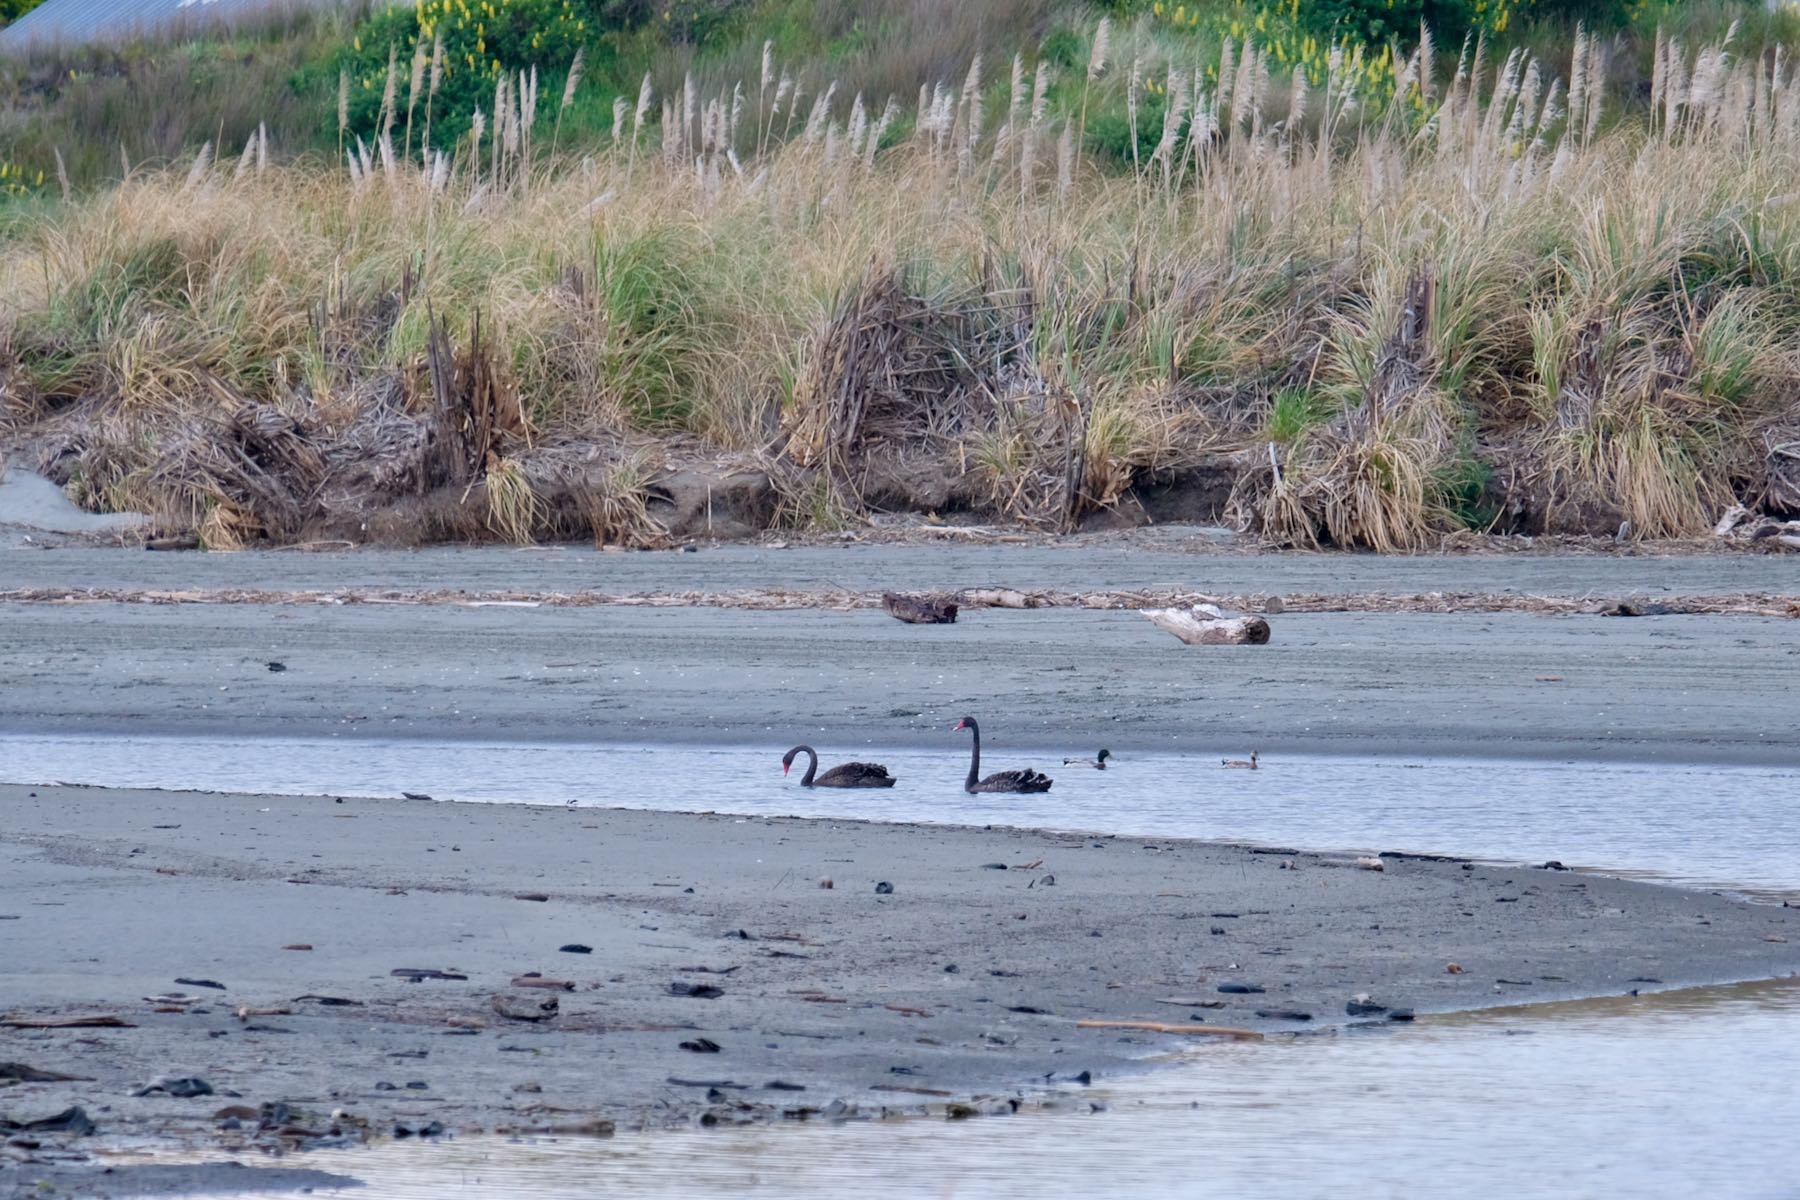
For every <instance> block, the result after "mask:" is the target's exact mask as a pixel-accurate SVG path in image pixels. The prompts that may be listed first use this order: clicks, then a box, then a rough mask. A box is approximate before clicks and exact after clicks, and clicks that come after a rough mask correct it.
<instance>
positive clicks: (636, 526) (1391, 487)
mask: <svg viewBox="0 0 1800 1200" xmlns="http://www.w3.org/2000/svg"><path fill="white" fill-rule="evenodd" d="M1611 53H1612V50H1611V47H1610V44H1608V43H1603V42H1600V41H1597V40H1588V39H1585V38H1584V39H1582V40H1580V41H1578V42H1577V43H1576V45H1575V46H1574V47H1573V49H1572V53H1570V54H1568V55H1567V57H1566V58H1565V59H1564V60H1562V61H1555V62H1549V61H1544V62H1540V61H1537V60H1535V59H1531V58H1529V57H1528V56H1526V55H1525V54H1523V53H1522V52H1521V53H1516V54H1513V55H1511V56H1509V57H1507V58H1505V59H1504V60H1503V61H1491V60H1486V59H1485V56H1484V55H1483V54H1482V53H1480V52H1479V51H1477V50H1473V49H1471V50H1469V51H1466V52H1465V53H1464V55H1463V57H1462V61H1461V62H1460V63H1459V62H1456V61H1454V60H1453V59H1452V60H1448V61H1442V59H1447V58H1448V56H1440V59H1441V60H1440V61H1438V62H1436V63H1435V64H1434V63H1433V61H1432V60H1431V58H1430V56H1429V55H1430V51H1429V45H1428V44H1427V47H1426V48H1425V51H1424V53H1423V54H1419V53H1415V55H1414V57H1413V59H1412V60H1411V61H1410V62H1405V63H1401V64H1396V67H1397V68H1399V69H1396V70H1394V71H1393V72H1392V73H1391V75H1392V81H1391V83H1390V84H1389V86H1388V94H1387V95H1386V96H1384V97H1382V98H1381V99H1382V100H1383V103H1380V104H1378V105H1377V104H1371V103H1370V100H1369V97H1368V94H1367V92H1366V90H1365V89H1362V88H1354V89H1353V88H1351V87H1350V86H1349V85H1348V83H1347V80H1349V79H1350V78H1352V76H1353V75H1354V74H1355V70H1356V66H1355V64H1353V63H1349V62H1344V61H1341V60H1334V61H1333V63H1332V64H1331V69H1330V78H1329V79H1327V81H1326V82H1325V83H1324V84H1323V85H1322V86H1319V87H1309V86H1307V85H1306V83H1305V82H1304V79H1303V78H1302V79H1301V82H1299V83H1293V82H1291V81H1290V80H1288V79H1287V78H1284V77H1283V76H1282V75H1281V73H1280V71H1279V70H1278V69H1276V68H1275V67H1274V66H1273V65H1272V64H1271V63H1269V62H1267V61H1265V60H1264V59H1263V57H1262V55H1261V54H1260V53H1259V52H1258V51H1256V50H1255V48H1254V47H1250V48H1245V47H1242V46H1239V47H1231V46H1229V45H1228V46H1227V48H1226V50H1225V58H1224V59H1223V60H1222V61H1216V60H1209V61H1207V62H1191V61H1190V62H1182V61H1179V60H1177V61H1175V62H1173V63H1171V62H1170V61H1168V59H1167V58H1166V57H1158V54H1159V51H1158V48H1157V43H1155V42H1153V41H1148V40H1144V38H1143V34H1142V32H1141V30H1140V31H1139V32H1137V33H1128V32H1125V31H1123V30H1120V31H1112V32H1111V35H1110V37H1108V38H1106V39H1104V40H1103V41H1102V40H1096V41H1095V42H1094V43H1092V44H1090V45H1089V46H1087V47H1086V48H1085V56H1086V59H1087V61H1086V63H1085V64H1082V63H1077V64H1076V65H1075V66H1074V67H1073V68H1070V67H1068V66H1064V67H1062V68H1060V69H1058V68H1055V67H1054V66H1053V65H1052V64H1051V63H1049V62H1048V61H1045V62H1041V63H1040V62H1039V61H1037V60H1035V59H1033V58H1031V57H1029V56H1025V57H1020V58H1018V59H1013V60H1011V61H1007V60H1000V61H997V62H996V61H985V62H981V61H978V62H977V63H975V64H972V65H971V66H970V67H969V68H968V69H967V70H966V72H963V73H962V74H961V75H960V77H958V78H953V79H947V80H944V81H943V82H941V83H939V84H937V85H936V86H935V87H931V88H927V89H926V90H925V91H923V92H922V93H921V94H920V97H919V99H918V100H917V101H909V102H908V103H905V104H895V103H892V102H889V103H886V104H884V103H881V102H874V101H870V100H869V99H868V98H866V97H864V96H862V95H860V94H859V95H854V96H847V95H845V94H844V89H833V88H830V87H828V86H821V87H819V88H817V89H809V90H807V91H806V92H805V94H803V95H801V96H800V97H799V98H798V101H796V97H795V96H794V94H793V88H792V86H791V84H784V82H783V81H784V79H789V78H791V77H790V76H789V75H787V73H785V72H784V71H783V70H782V69H781V65H780V64H779V63H778V62H772V61H768V60H767V59H765V61H764V62H763V63H762V64H759V66H758V69H756V70H755V71H753V73H752V74H751V75H750V76H749V77H748V78H745V79H744V80H743V81H742V82H741V83H737V84H734V85H732V86H729V87H721V88H719V89H718V90H716V91H708V90H703V89H702V88H701V87H699V86H698V85H694V86H691V87H685V88H684V87H677V88H675V89H674V90H673V91H672V92H671V93H670V94H668V95H666V96H665V95H663V94H662V93H660V92H657V91H656V90H655V89H654V88H652V89H651V90H649V91H647V92H645V93H643V94H642V95H641V96H640V97H639V98H638V102H637V103H635V104H634V103H630V102H626V103H624V104H623V105H622V107H621V108H620V109H619V111H618V113H617V116H616V121H615V124H616V128H617V137H616V138H613V137H611V136H610V135H609V136H608V137H607V138H606V139H605V144H604V145H602V146H600V147H598V148H592V147H586V146H584V147H583V148H582V149H581V150H580V151H579V152H577V153H570V152H569V151H568V150H567V148H566V143H563V142H562V140H561V133H560V131H559V130H558V129H557V127H556V126H557V120H558V117H559V114H560V113H561V112H562V111H563V110H562V107H561V106H559V103H558V100H559V97H558V96H557V95H554V94H547V95H540V96H539V97H537V102H536V103H535V104H531V103H529V101H530V100H531V96H530V95H529V89H530V87H531V84H530V81H529V80H519V79H509V80H508V81H507V83H506V85H505V87H504V89H503V94H504V95H506V96H507V99H506V100H505V101H503V102H501V103H500V104H499V105H498V106H493V105H484V108H486V110H487V111H486V112H485V113H484V119H483V121H482V122H479V123H478V124H477V127H476V129H475V130H474V131H473V132H472V134H471V135H470V136H469V137H465V138H463V139H462V140H461V141H459V142H458V143H457V145H456V147H455V148H454V150H453V151H451V152H447V153H441V154H440V153H438V152H433V153H431V154H429V155H427V156H425V157H424V158H423V160H421V156H420V154H419V152H418V145H419V141H418V139H417V138H413V137H407V136H405V134H404V124H405V114H406V108H407V92H408V85H409V83H414V84H415V85H417V81H416V80H414V81H409V80H408V79H407V78H406V77H405V75H406V72H405V70H404V63H402V64H401V70H400V78H398V80H396V81H394V88H393V99H392V100H391V102H390V103H389V105H388V106H387V109H388V116H384V117H383V119H382V120H381V122H380V123H379V125H378V129H380V128H382V127H385V129H386V131H385V132H377V133H376V134H375V135H374V143H373V145H371V144H369V142H368V140H367V139H366V138H365V139H362V140H360V141H359V139H357V138H356V137H354V136H350V137H348V138H347V141H348V142H349V150H348V156H349V158H350V159H351V160H352V165H351V166H350V167H349V169H347V170H346V169H342V168H334V167H330V166H328V165H325V164H321V163H318V162H308V161H304V160H302V161H299V162H291V163H286V164H279V163H277V162H275V161H273V160H272V158H271V156H270V155H269V154H268V153H267V143H266V140H265V139H264V138H261V137H258V136H257V135H254V134H253V135H252V136H251V137H250V139H249V140H248V142H247V143H245V144H244V145H243V146H242V147H241V150H240V148H239V147H237V146H235V145H234V146H232V147H230V148H229V152H227V153H224V154H214V153H213V151H212V150H211V148H210V147H209V148H208V149H207V150H206V151H203V152H202V153H201V155H200V156H198V157H197V158H195V159H194V160H192V161H190V162H186V163H182V164H180V165H177V166H175V167H171V168H168V169H162V170H153V171H148V172H142V171H137V172H134V173H133V174H132V175H131V176H130V177H129V178H127V179H126V180H125V181H124V182H122V183H121V184H119V185H118V186H116V187H113V188H109V189H107V190H105V191H102V192H100V193H98V194H95V195H93V196H91V197H86V198H81V197H77V198H75V199H72V200H71V201H69V202H68V203H66V204H62V205H54V206H46V207H44V208H42V209H40V210H35V211H33V212H32V213H31V214H30V215H29V216H28V217H21V216H19V215H17V214H15V216H14V218H13V221H14V229H13V236H12V238H11V240H10V241H8V242H6V243H5V245H4V249H3V251H0V285H3V286H0V294H3V295H5V296H7V297H9V301H8V304H7V305H6V307H5V309H4V326H3V328H0V337H3V339H4V340H3V342H0V360H3V361H0V371H3V372H4V374H3V375H0V378H4V379H5V381H6V382H5V401H4V407H0V444H9V445H11V446H12V447H13V457H14V459H15V461H20V462H24V463H27V464H35V465H42V466H43V467H45V468H46V469H48V470H49V471H50V472H51V473H52V475H53V476H54V477H56V478H57V479H58V480H59V481H62V482H65V483H66V485H67V487H68V488H69V490H70V492H71V494H73V495H75V496H76V497H77V498H78V499H80V500H82V501H83V502H85V503H88V504H90V505H93V506H102V507H109V508H113V507H116V508H136V509H147V510H150V511H153V512H156V513H159V514H161V515H162V516H163V517H164V518H165V520H166V521H167V522H168V523H170V524H175V525H189V526H194V527H198V528H199V529H200V530H201V532H202V535H203V537H204V538H205V540H206V541H207V542H208V543H209V544H211V545H216V546H230V545H238V544H243V543H245V542H249V541H253V540H256V539H261V538H272V539H276V540H293V539H296V538H301V537H304V536H308V535H309V534H311V533H313V532H316V531H318V530H319V529H322V528H327V527H329V528H340V529H341V528H345V527H348V526H349V525H351V524H353V523H354V522H355V521H356V520H358V519H359V515H361V514H367V513H368V512H370V511H373V510H375V509H378V508H381V507H382V506H384V505H391V504H394V503H397V502H403V501H406V500H407V498H409V497H410V498H416V497H420V496H422V495H423V496H438V497H440V498H442V497H449V499H447V500H445V501H444V504H442V505H440V506H439V508H438V509H435V510H433V511H434V512H436V513H437V514H438V515H437V516H435V517H433V518H432V520H433V521H434V522H435V524H432V525H431V528H430V529H429V530H423V531H422V532H421V534H420V536H484V537H496V536H497V537H505V538H512V539H516V540H527V539H531V538H541V537H550V536H585V535H588V534H592V535H593V536H596V537H599V538H601V539H603V540H611V541H621V542H626V543H637V544H645V543H653V542H655V541H656V540H657V539H658V538H659V536H660V534H661V531H660V530H659V528H658V525H657V521H656V518H655V516H654V515H653V512H654V505H653V503H652V502H653V501H654V499H655V497H656V489H657V487H658V479H659V478H660V477H661V475H662V474H663V471H664V468H666V467H669V466H671V465H691V464H694V463H707V464H711V467H712V469H722V467H723V466H735V467H749V468H754V469H757V470H760V471H765V472H767V473H768V475H769V477H770V479H771V480H772V481H773V486H774V488H775V489H776V491H777V493H778V495H779V498H780V503H779V506H778V509H777V511H776V512H775V514H774V518H773V519H774V520H775V521H777V522H778V523H784V524H791V525H797V526H803V527H832V526H838V525H842V524H846V523H853V522H855V521H857V520H859V519H861V518H862V517H864V516H865V515H866V514H867V513H868V512H869V511H870V510H871V509H872V508H878V507H909V508H920V509H930V508H942V509H955V508H972V509H975V510H977V511H981V512H984V513H987V514H990V515H993V516H996V517H1003V518H1006V519H1010V520H1016V521H1020V522H1025V523H1030V524H1033V525H1038V526H1041V527H1047V528H1070V527H1073V526H1074V525H1075V524H1076V523H1078V522H1079V521H1081V520H1083V519H1084V518H1086V517H1088V516H1090V515H1091V514H1094V513H1096V512H1104V511H1105V510H1108V509H1118V508H1121V507H1123V508H1127V509H1128V508H1129V496H1130V492H1131V489H1132V487H1133V486H1134V484H1135V483H1136V482H1138V481H1140V480H1142V479H1143V478H1144V477H1145V475H1146V473H1148V472H1154V471H1170V470H1174V469H1178V468H1182V467H1188V466H1193V465H1195V464H1198V463H1215V464H1216V463H1219V462H1226V463H1229V464H1230V470H1231V471H1232V472H1233V473H1234V476H1233V477H1234V478H1235V486H1234V488H1233V491H1232V495H1231V498H1230V502H1229V506H1228V515H1229V516H1230V517H1232V518H1233V519H1236V520H1238V521H1240V522H1242V523H1243V524H1244V526H1245V527H1246V528H1247V529H1249V530H1251V531H1254V532H1256V533H1258V534H1260V535H1262V536H1264V537H1266V538H1268V539H1269V540H1270V541H1272V542H1274V543H1277V544H1282V545H1293V546H1313V545H1321V544H1325V545H1335V546H1345V547H1352V546H1354V547H1368V548H1372V549H1377V550H1408V549H1417V548H1422V547H1427V546H1430V545H1432V544H1434V543H1435V542H1436V541H1437V540H1438V539H1439V538H1441V537H1442V536H1443V535H1444V534H1446V533H1451V532H1454V531H1457V530H1461V529H1466V528H1477V529H1482V528H1497V529H1507V530H1511V529H1516V530H1524V531H1542V530H1556V529H1581V530H1599V529H1606V530H1609V531H1610V530H1611V529H1613V528H1615V527H1617V526H1618V525H1619V524H1620V523H1621V522H1626V521H1628V522H1629V523H1630V527H1629V533H1630V534H1631V535H1632V536H1635V537H1640V538H1676V537H1685V536H1690V535H1695V534H1699V533H1702V532H1704V531H1706V530H1707V529H1709V528H1710V527H1711V526H1712V524H1713V523H1714V522H1715V521H1716V520H1717V519H1718V518H1719V516H1720V513H1721V512H1722V511H1723V510H1724V509H1726V508H1727V507H1728V506H1730V505H1732V504H1734V503H1742V504H1744V505H1747V506H1749V507H1751V508H1752V509H1761V510H1763V511H1766V512H1769V513H1772V514H1777V515H1784V514H1785V515H1792V514H1795V513H1797V512H1800V358H1797V356H1796V350H1795V347H1796V346H1797V345H1800V295H1796V285H1797V283H1800V185H1797V184H1796V179H1797V178H1800V175H1797V174H1796V167H1797V166H1800V83H1796V81H1795V78H1794V75H1795V72H1794V70H1793V68H1792V67H1791V66H1790V64H1788V63H1787V62H1786V61H1785V58H1784V57H1783V56H1782V55H1781V54H1780V53H1779V52H1776V53H1771V54H1768V55H1761V56H1758V55H1756V54H1753V53H1744V52H1743V51H1742V48H1741V47H1739V46H1737V45H1735V44H1715V45H1709V46H1701V47H1684V46H1681V45H1679V44H1676V43H1674V42H1673V41H1669V40H1667V39H1659V40H1658V42H1657V44H1656V47H1655V49H1654V52H1653V54H1654V60H1653V65H1652V72H1651V78H1650V79H1648V80H1646V81H1645V83H1646V86H1645V88H1644V89H1643V93H1642V94H1641V95H1639V96H1637V98H1636V101H1635V105H1634V107H1633V109H1632V110H1631V111H1630V112H1629V113H1626V114H1623V115H1619V114H1615V113H1614V112H1612V111H1610V109H1609V105H1613V104H1616V99H1615V97H1616V95H1617V92H1616V89H1609V88H1608V87H1607V86H1605V73H1606V72H1607V70H1608V69H1609V66H1610V55H1611ZM423 86H428V83H426V84H425V85H423ZM521 87H523V88H525V89H526V94H525V97H524V98H525V100H526V101H527V103H526V104H524V105H521V104H520V89H521ZM1052 89H1058V90H1059V92H1060V94H1061V95H1063V96H1065V97H1071V98H1072V102H1071V103H1068V104H1066V105H1063V106H1057V105H1052V104H1050V103H1049V102H1048V96H1049V94H1050V92H1051V90H1052ZM1109 89H1110V93H1109V94H1113V95H1120V94H1122V95H1123V96H1125V97H1126V102H1127V110H1126V114H1125V117H1126V120H1127V121H1129V122H1143V123H1145V125H1146V128H1147V133H1145V134H1144V135H1143V136H1141V137H1132V138H1131V139H1130V141H1129V143H1128V145H1129V146H1136V147H1140V151H1139V153H1138V154H1137V155H1136V158H1135V162H1134V163H1132V164H1131V165H1130V166H1129V167H1128V168H1127V169H1125V170H1123V171H1120V170H1116V169H1113V168H1112V167H1111V166H1110V165H1106V166H1103V165H1102V164H1101V163H1098V162H1096V161H1094V160H1093V159H1092V158H1091V157H1090V152H1089V151H1088V150H1087V149H1086V147H1088V146H1091V145H1092V143H1093V138H1092V136H1091V133H1090V131H1088V130H1086V129H1084V128H1083V122H1084V121H1085V120H1086V119H1088V118H1087V114H1088V112H1089V105H1088V104H1087V103H1086V100H1087V93H1088V92H1090V91H1092V92H1093V93H1094V95H1096V96H1099V95H1101V94H1103V93H1108V91H1109ZM566 95H568V96H572V95H573V93H572V92H571V93H567V94H566ZM1151 96H1154V97H1156V102H1155V103H1154V104H1152V103H1150V102H1149V100H1148V99H1147V98H1148V97H1151ZM509 108H510V109H511V113H510V114H509V111H508V109H509ZM1095 108H1096V111H1097V110H1098V105H1096V106H1095ZM390 117H391V119H389V118H390ZM408 145H410V146H411V150H410V151H408V150H407V149H406V146H408ZM445 512H448V513H450V514H451V515H450V516H449V517H447V518H446V517H444V516H443V513H445Z"/></svg>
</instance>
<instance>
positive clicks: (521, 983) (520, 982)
mask: <svg viewBox="0 0 1800 1200" xmlns="http://www.w3.org/2000/svg"><path fill="white" fill-rule="evenodd" d="M512 985H513V986H514V987H516V988H546V989H548V990H550V991H553V992H572V991H574V990H575V985H574V984H573V983H571V982H570V981H569V980H567V979H545V978H544V977H543V976H542V975H520V976H519V977H518V978H516V979H514V980H513V981H512Z"/></svg>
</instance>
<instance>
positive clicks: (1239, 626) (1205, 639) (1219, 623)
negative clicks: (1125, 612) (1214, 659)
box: [1138, 604, 1269, 646]
mask: <svg viewBox="0 0 1800 1200" xmlns="http://www.w3.org/2000/svg"><path fill="white" fill-rule="evenodd" d="M1138 611H1139V612H1141V613H1143V614H1144V616H1146V617H1148V618H1149V619H1150V623H1151V624H1152V625H1154V626H1156V627H1157V628H1158V629H1163V630H1167V631H1168V632H1169V633H1172V634H1174V635H1175V636H1176V637H1178V638H1180V639H1181V640H1182V641H1184V642H1186V643H1187V644H1188V645H1190V646H1262V645H1266V644H1267V643H1268V641H1269V623H1268V622H1267V621H1265V620H1263V619H1262V618H1261V617H1258V616H1253V615H1234V614H1231V613H1227V612H1225V611H1224V610H1223V609H1221V608H1219V607H1218V606H1217V605H1213V604H1196V605H1194V607H1192V608H1143V609H1139V610H1138Z"/></svg>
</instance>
